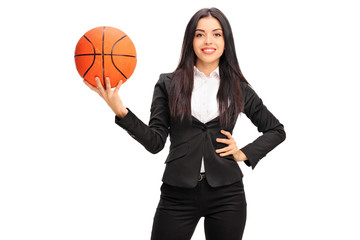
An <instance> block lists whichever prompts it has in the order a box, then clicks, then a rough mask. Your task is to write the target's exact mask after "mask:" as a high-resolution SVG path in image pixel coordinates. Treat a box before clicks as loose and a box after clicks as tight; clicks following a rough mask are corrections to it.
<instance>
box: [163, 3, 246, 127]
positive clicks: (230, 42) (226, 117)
mask: <svg viewBox="0 0 360 240" xmlns="http://www.w3.org/2000/svg"><path fill="white" fill-rule="evenodd" d="M208 16H211V17H214V18H216V19H217V20H218V21H219V22H220V24H221V27H222V31H223V36H224V40H225V48H226V49H225V51H224V53H223V55H222V56H221V57H220V62H219V73H220V86H219V90H218V93H217V100H218V103H219V121H220V124H221V126H223V127H226V126H229V124H230V122H231V119H232V117H237V116H238V114H240V112H241V111H243V107H244V100H243V97H242V91H241V82H245V83H248V82H247V80H246V79H245V77H244V76H243V74H242V72H241V70H240V67H239V63H238V60H237V57H236V52H235V45H234V39H233V34H232V30H231V26H230V23H229V21H228V20H227V18H226V17H225V15H224V14H223V13H222V12H221V11H220V10H219V9H217V8H204V9H201V10H199V11H198V12H196V13H195V14H194V16H193V17H192V18H191V19H190V21H189V23H188V25H187V27H186V30H185V35H184V40H183V45H182V50H181V58H180V62H179V65H178V67H177V68H176V70H175V72H174V75H173V78H172V80H171V83H170V92H169V108H170V113H171V116H173V117H178V118H180V120H181V121H183V120H184V119H185V120H190V119H191V94H192V90H193V86H194V66H195V63H196V55H195V52H194V48H193V40H194V36H195V30H196V27H197V24H198V22H199V20H200V19H201V18H204V17H208Z"/></svg>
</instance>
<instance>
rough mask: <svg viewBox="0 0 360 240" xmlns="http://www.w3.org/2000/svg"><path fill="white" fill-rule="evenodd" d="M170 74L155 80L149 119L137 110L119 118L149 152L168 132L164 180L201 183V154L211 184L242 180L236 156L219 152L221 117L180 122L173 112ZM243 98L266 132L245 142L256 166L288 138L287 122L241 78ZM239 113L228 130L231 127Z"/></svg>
mask: <svg viewBox="0 0 360 240" xmlns="http://www.w3.org/2000/svg"><path fill="white" fill-rule="evenodd" d="M171 77H172V74H161V75H160V79H159V81H158V82H157V83H156V85H155V89H154V95H153V100H152V104H151V116H150V121H149V125H146V124H144V123H143V122H142V121H141V120H140V119H138V118H137V117H136V116H135V115H134V113H132V112H131V111H130V110H129V113H128V114H127V115H126V116H125V117H124V118H122V119H120V118H118V117H115V122H116V124H118V125H119V126H121V127H122V128H124V129H125V130H126V131H127V132H128V133H129V134H130V135H131V136H132V137H133V138H135V139H136V140H137V141H138V142H139V143H141V144H142V145H143V146H144V147H145V148H146V149H147V150H148V151H150V152H151V153H157V152H159V151H160V150H162V149H163V148H164V145H165V142H166V139H167V136H168V134H170V141H171V145H170V151H169V155H168V157H167V159H166V161H165V163H166V168H165V171H164V175H163V179H162V181H163V182H164V183H167V184H170V185H173V186H178V187H185V188H193V187H195V186H196V185H197V181H198V177H199V172H200V167H201V159H202V156H204V164H205V171H206V178H207V181H208V183H209V184H210V186H212V187H218V186H224V185H229V184H231V183H234V182H236V181H239V180H241V178H242V176H243V174H242V172H241V170H240V168H239V165H238V163H237V162H235V161H234V159H233V156H232V155H231V156H227V157H220V156H219V154H217V153H216V152H215V150H216V149H219V148H223V147H225V146H227V145H225V144H223V143H218V142H216V138H226V136H224V135H223V134H221V133H220V130H221V128H220V125H219V119H218V117H217V118H215V119H213V120H211V121H209V122H207V123H205V124H204V123H202V122H200V121H199V120H198V119H196V118H195V117H192V123H191V124H189V123H186V122H185V121H184V122H180V121H179V120H178V119H175V118H173V117H171V116H170V111H169V105H168V92H169V86H170V80H171ZM242 90H243V96H244V98H245V106H244V113H245V114H246V116H247V117H248V118H250V120H251V121H252V123H253V124H254V125H255V126H257V128H258V131H259V132H262V133H263V135H261V136H259V137H258V138H257V139H256V140H255V141H254V142H252V143H250V144H248V145H247V146H245V147H243V148H242V149H241V150H242V151H243V152H244V153H245V155H246V156H247V158H248V160H247V161H245V163H246V164H247V165H248V166H251V167H252V168H254V167H255V166H256V164H257V163H258V162H259V160H260V159H261V158H263V157H264V156H265V155H266V154H267V153H268V152H270V151H271V150H272V149H273V148H275V147H276V146H277V145H278V144H280V143H281V142H282V141H284V140H285V131H284V126H283V125H282V124H281V123H280V122H279V121H278V120H277V119H276V118H275V117H274V115H272V114H271V112H270V111H269V110H268V109H267V108H266V107H265V105H263V103H262V100H261V99H260V98H259V97H258V95H257V94H256V93H255V91H254V90H253V89H252V88H251V87H250V86H249V85H247V84H245V83H244V84H242ZM236 119H237V118H236V117H235V118H234V120H233V121H232V123H231V126H229V127H228V128H227V129H224V130H226V131H229V132H230V133H232V131H233V128H234V126H235V122H236Z"/></svg>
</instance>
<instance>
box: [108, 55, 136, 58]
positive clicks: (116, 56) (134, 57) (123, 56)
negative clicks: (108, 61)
mask: <svg viewBox="0 0 360 240" xmlns="http://www.w3.org/2000/svg"><path fill="white" fill-rule="evenodd" d="M105 55H112V56H115V57H132V58H136V56H134V55H126V54H105Z"/></svg>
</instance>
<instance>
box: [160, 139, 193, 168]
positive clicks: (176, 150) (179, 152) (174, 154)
mask: <svg viewBox="0 0 360 240" xmlns="http://www.w3.org/2000/svg"><path fill="white" fill-rule="evenodd" d="M188 150H189V146H188V144H187V143H183V144H181V145H178V146H176V147H172V148H170V152H169V155H168V157H167V158H166V161H165V163H169V162H172V161H174V160H176V159H179V158H181V157H184V156H185V155H186V154H187V152H188Z"/></svg>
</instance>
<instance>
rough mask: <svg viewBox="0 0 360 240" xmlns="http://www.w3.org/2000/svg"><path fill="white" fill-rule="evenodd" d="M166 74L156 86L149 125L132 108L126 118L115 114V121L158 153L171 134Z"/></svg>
mask: <svg viewBox="0 0 360 240" xmlns="http://www.w3.org/2000/svg"><path fill="white" fill-rule="evenodd" d="M165 79H166V75H161V76H160V79H159V81H158V82H157V83H156V85H155V88H154V94H153V99H152V103H151V109H150V112H151V114H150V121H149V125H146V124H144V123H143V122H142V121H141V120H140V119H139V118H138V117H137V116H136V115H135V114H134V113H133V112H131V110H129V109H127V110H128V113H127V114H126V116H125V117H124V118H120V117H119V116H118V115H117V114H116V116H115V123H116V124H118V125H119V126H120V127H122V128H124V129H125V130H126V131H127V132H128V133H129V134H130V136H132V137H133V138H134V139H135V140H137V141H138V142H139V143H141V144H142V145H143V146H144V147H145V148H146V149H147V150H148V151H149V152H151V153H158V152H159V151H161V150H162V149H163V148H164V145H165V143H166V139H167V136H168V134H169V125H170V111H169V105H168V95H167V91H166V87H165Z"/></svg>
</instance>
